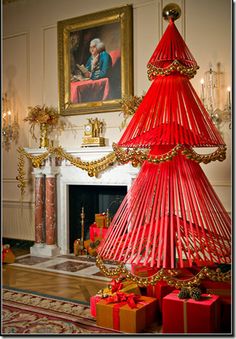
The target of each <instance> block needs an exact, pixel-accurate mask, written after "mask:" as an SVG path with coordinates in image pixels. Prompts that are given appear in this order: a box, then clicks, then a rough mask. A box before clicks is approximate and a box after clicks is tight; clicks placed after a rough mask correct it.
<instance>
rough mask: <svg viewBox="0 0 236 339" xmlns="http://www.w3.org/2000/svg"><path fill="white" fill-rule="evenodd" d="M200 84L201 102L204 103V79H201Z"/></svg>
mask: <svg viewBox="0 0 236 339" xmlns="http://www.w3.org/2000/svg"><path fill="white" fill-rule="evenodd" d="M200 83H201V85H202V92H201V99H202V102H203V103H204V100H205V97H204V79H201V81H200Z"/></svg>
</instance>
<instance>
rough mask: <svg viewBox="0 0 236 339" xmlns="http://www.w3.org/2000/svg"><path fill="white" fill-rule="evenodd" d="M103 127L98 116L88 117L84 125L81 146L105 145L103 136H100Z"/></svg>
mask: <svg viewBox="0 0 236 339" xmlns="http://www.w3.org/2000/svg"><path fill="white" fill-rule="evenodd" d="M103 127H104V123H103V122H102V121H101V120H99V119H98V118H95V119H93V118H89V119H88V123H87V124H85V125H84V137H83V139H82V147H87V146H105V138H103V137H102V136H101V134H102V133H103Z"/></svg>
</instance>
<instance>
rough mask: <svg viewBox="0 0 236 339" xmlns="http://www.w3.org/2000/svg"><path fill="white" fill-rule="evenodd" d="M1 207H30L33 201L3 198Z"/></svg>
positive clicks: (32, 205)
mask: <svg viewBox="0 0 236 339" xmlns="http://www.w3.org/2000/svg"><path fill="white" fill-rule="evenodd" d="M2 204H3V207H13V208H17V207H19V208H22V207H23V208H32V207H34V202H32V201H30V200H26V201H19V200H3V201H2Z"/></svg>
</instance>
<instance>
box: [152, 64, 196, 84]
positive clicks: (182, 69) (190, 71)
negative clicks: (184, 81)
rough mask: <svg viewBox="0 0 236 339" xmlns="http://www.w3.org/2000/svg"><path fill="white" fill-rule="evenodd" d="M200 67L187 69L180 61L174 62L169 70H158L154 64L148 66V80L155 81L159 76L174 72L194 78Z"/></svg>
mask: <svg viewBox="0 0 236 339" xmlns="http://www.w3.org/2000/svg"><path fill="white" fill-rule="evenodd" d="M198 69H199V66H193V67H186V66H183V65H182V64H181V63H180V62H179V61H178V60H174V61H173V62H172V64H170V65H169V66H168V67H167V68H158V67H156V66H154V65H152V64H148V65H147V74H148V79H149V80H153V79H155V78H156V77H157V76H158V75H163V76H165V75H169V74H171V73H172V72H179V73H180V74H184V75H187V76H188V77H189V78H193V77H194V75H195V74H196V73H197V70H198Z"/></svg>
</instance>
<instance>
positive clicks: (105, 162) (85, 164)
mask: <svg viewBox="0 0 236 339" xmlns="http://www.w3.org/2000/svg"><path fill="white" fill-rule="evenodd" d="M17 151H18V153H19V154H20V155H19V159H18V160H19V161H18V167H17V169H18V176H17V177H16V180H17V181H18V182H19V183H18V185H17V186H18V187H19V188H20V190H21V197H22V198H23V195H24V193H25V187H26V181H25V171H24V166H25V162H24V157H26V158H27V159H29V160H31V163H32V166H33V167H35V168H39V167H40V166H42V164H43V162H44V160H46V159H47V158H48V157H49V156H51V155H53V156H55V157H57V158H59V159H65V160H68V161H69V162H70V163H71V164H72V165H74V166H76V167H78V168H80V169H82V170H85V171H87V172H88V175H89V176H91V177H92V176H97V175H98V174H99V173H100V172H101V171H104V170H105V169H106V168H108V167H109V166H112V165H114V163H115V162H116V155H115V152H111V153H109V154H108V155H107V156H105V157H103V158H101V159H98V160H94V161H82V160H81V159H80V158H79V157H74V156H72V155H71V154H68V153H66V152H65V151H64V150H63V148H62V147H61V146H59V147H49V148H48V149H47V151H46V152H44V153H42V154H40V155H32V154H30V153H27V152H26V151H25V150H24V148H23V147H19V148H18V149H17Z"/></svg>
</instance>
